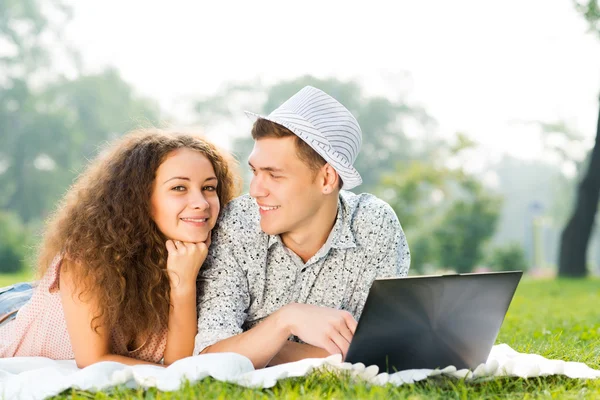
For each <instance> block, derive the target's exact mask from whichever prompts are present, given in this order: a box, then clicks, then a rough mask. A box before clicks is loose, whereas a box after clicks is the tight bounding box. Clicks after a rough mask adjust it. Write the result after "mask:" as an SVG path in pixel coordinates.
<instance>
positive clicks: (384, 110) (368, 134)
mask: <svg viewBox="0 0 600 400" xmlns="http://www.w3.org/2000/svg"><path fill="white" fill-rule="evenodd" d="M306 85H311V86H315V87H317V88H319V89H322V90H323V91H325V92H327V93H328V94H330V95H331V96H333V97H335V98H336V99H337V100H338V101H340V103H342V104H343V105H344V106H346V108H348V110H350V112H352V113H353V114H354V116H355V117H356V119H357V120H358V122H359V124H360V126H361V129H362V132H363V143H362V148H361V151H360V153H359V155H358V158H357V160H356V163H355V167H356V169H357V170H358V171H359V172H360V173H361V175H362V178H363V184H362V185H361V186H360V187H359V190H361V191H373V190H374V189H375V188H376V186H377V184H378V183H379V181H380V180H381V176H383V174H385V173H386V172H390V171H391V170H393V166H394V165H395V163H396V162H398V161H402V160H409V159H413V158H416V157H417V153H418V149H417V148H415V147H414V146H413V142H412V141H411V140H410V139H409V138H408V137H407V135H406V131H407V130H408V124H410V123H413V122H414V125H415V126H416V127H417V128H416V129H420V130H422V131H423V132H426V133H427V132H429V130H430V129H431V127H432V125H433V119H432V118H431V117H430V116H429V115H428V114H427V113H426V112H425V111H424V110H423V109H421V108H419V107H416V106H412V105H408V104H407V103H406V102H405V101H404V100H403V99H397V100H390V99H387V98H385V97H379V96H373V97H369V96H367V95H366V94H365V93H364V92H363V90H362V88H361V86H360V85H359V84H357V83H355V82H352V81H341V80H338V79H335V78H330V79H318V78H315V77H312V76H303V77H300V78H297V79H292V80H288V81H282V82H279V83H276V84H274V85H272V86H270V87H267V88H266V89H261V87H260V84H258V83H256V84H242V85H239V84H237V85H230V86H227V87H225V88H224V89H223V90H222V91H220V92H219V93H218V94H217V95H215V96H211V97H208V98H205V99H202V100H201V101H199V102H198V103H197V104H196V107H195V109H196V112H197V114H198V116H199V118H200V119H201V122H202V123H203V124H205V125H210V124H213V123H215V122H218V121H220V120H222V118H223V117H229V118H232V117H234V116H235V115H236V114H238V115H241V109H242V107H235V108H236V110H235V111H233V110H232V108H233V107H232V105H233V104H240V103H243V108H246V109H248V108H249V109H251V110H253V111H257V112H262V113H264V114H268V113H270V112H271V111H273V110H274V109H275V108H277V107H278V106H279V105H281V104H282V103H283V102H284V101H285V100H287V99H288V98H289V97H291V96H292V95H293V94H294V93H296V92H297V91H298V90H300V89H301V88H302V87H304V86H306ZM240 98H241V99H242V100H241V101H240V100H239V99H240ZM411 126H412V125H411ZM252 146H253V141H252V138H251V137H250V134H249V132H248V133H247V134H246V135H245V136H244V137H242V138H238V139H236V140H235V141H234V143H233V150H234V152H235V154H236V156H237V158H238V159H239V160H240V161H241V163H242V164H244V163H245V162H246V159H247V157H248V155H249V154H250V152H251V150H252Z"/></svg>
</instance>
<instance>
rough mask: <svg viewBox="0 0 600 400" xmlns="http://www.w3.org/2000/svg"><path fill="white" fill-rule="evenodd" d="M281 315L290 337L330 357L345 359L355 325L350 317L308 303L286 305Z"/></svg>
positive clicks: (344, 312)
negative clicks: (337, 356)
mask: <svg viewBox="0 0 600 400" xmlns="http://www.w3.org/2000/svg"><path fill="white" fill-rule="evenodd" d="M284 313H285V319H286V320H287V321H288V324H289V325H288V326H289V328H290V331H291V333H292V334H293V335H296V336H298V337H299V338H300V339H301V340H303V341H304V342H306V343H308V344H311V345H313V346H317V347H320V348H322V349H325V350H326V351H327V352H328V353H329V354H341V355H342V357H343V358H344V359H345V358H346V354H347V353H348V347H349V346H350V342H351V341H352V337H353V336H354V332H355V331H356V325H357V323H356V320H355V319H354V317H353V316H352V314H350V313H349V312H347V311H341V310H336V309H333V308H327V307H318V306H313V305H309V304H288V305H286V306H285V307H284Z"/></svg>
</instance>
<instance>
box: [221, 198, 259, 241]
mask: <svg viewBox="0 0 600 400" xmlns="http://www.w3.org/2000/svg"><path fill="white" fill-rule="evenodd" d="M215 231H216V232H215V233H217V234H219V235H226V236H230V237H236V238H241V237H244V236H247V237H257V238H258V236H260V235H261V234H264V233H263V232H262V230H261V229H260V214H259V213H258V207H257V206H256V202H255V201H254V199H253V198H252V197H250V196H249V195H248V194H245V195H242V196H239V197H236V198H235V199H233V200H231V201H230V202H229V203H228V204H227V205H226V206H225V207H223V209H222V210H221V215H220V216H219V219H218V220H217V226H216V227H215Z"/></svg>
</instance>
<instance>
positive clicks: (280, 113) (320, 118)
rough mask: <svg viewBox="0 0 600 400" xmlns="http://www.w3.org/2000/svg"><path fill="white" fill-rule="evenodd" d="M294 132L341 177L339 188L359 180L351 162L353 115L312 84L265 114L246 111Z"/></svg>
mask: <svg viewBox="0 0 600 400" xmlns="http://www.w3.org/2000/svg"><path fill="white" fill-rule="evenodd" d="M246 115H248V116H249V117H251V118H263V119H266V120H269V121H271V122H275V123H276V124H279V125H282V126H284V127H286V128H287V129H289V130H290V131H292V132H293V133H295V134H296V135H298V137H300V139H302V140H304V141H305V142H306V143H308V145H309V146H310V147H312V148H313V149H314V150H315V151H316V152H317V153H319V155H321V157H323V158H324V159H325V161H327V162H328V163H329V165H331V166H332V167H333V168H334V169H335V170H336V172H337V173H338V175H339V176H340V177H341V178H342V181H343V182H344V186H343V187H342V189H352V188H354V187H356V186H358V185H360V184H361V183H362V178H361V177H360V174H359V173H358V171H357V170H356V169H354V167H353V166H352V164H354V161H355V160H356V156H358V152H359V150H360V145H361V143H362V132H361V130H360V126H359V125H358V121H356V118H354V116H353V115H352V114H351V113H350V111H348V109H347V108H346V107H344V106H343V105H342V104H341V103H340V102H339V101H337V100H336V99H334V98H333V97H331V96H330V95H328V94H327V93H325V92H323V91H322V90H319V89H316V88H314V87H312V86H306V87H304V88H303V89H302V90H300V91H299V92H298V93H296V94H295V95H293V96H292V97H290V98H289V99H288V100H287V101H286V102H285V103H283V104H282V105H281V106H279V108H277V109H276V110H275V111H273V112H272V113H271V114H269V115H268V116H266V117H265V116H262V115H259V114H255V113H251V112H248V111H246Z"/></svg>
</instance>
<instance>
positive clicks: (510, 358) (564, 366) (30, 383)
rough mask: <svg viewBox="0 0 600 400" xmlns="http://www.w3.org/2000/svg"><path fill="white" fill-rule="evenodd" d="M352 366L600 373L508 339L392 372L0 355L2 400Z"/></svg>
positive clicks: (382, 378) (400, 376)
mask: <svg viewBox="0 0 600 400" xmlns="http://www.w3.org/2000/svg"><path fill="white" fill-rule="evenodd" d="M321 367H322V368H328V369H332V370H339V371H349V373H350V374H352V375H353V376H356V377H357V378H358V379H363V380H366V381H367V382H370V383H371V384H374V385H384V384H386V383H392V384H394V385H402V384H405V383H413V382H416V381H420V380H423V379H426V378H427V377H429V376H435V375H446V376H452V377H458V378H466V379H473V378H478V377H483V376H516V377H522V378H529V377H535V376H547V375H566V376H568V377H570V378H586V379H590V378H599V377H600V370H594V369H592V368H590V367H588V366H587V365H585V364H583V363H578V362H566V361H560V360H548V359H546V358H544V357H542V356H539V355H537V354H523V353H518V352H516V351H515V350H513V349H511V348H510V347H509V346H507V345H505V344H501V345H497V346H494V347H493V348H492V351H491V353H490V356H489V358H488V360H487V362H486V363H485V364H481V365H480V366H479V367H477V368H476V369H475V370H474V371H469V370H456V368H454V367H452V366H449V367H446V368H444V369H442V370H430V369H413V370H406V371H400V372H396V373H394V374H386V373H381V374H380V373H378V372H379V371H378V368H377V366H369V367H365V366H364V365H362V364H360V363H359V364H349V363H343V362H341V356H331V357H328V358H325V359H316V358H313V359H307V360H302V361H298V362H294V363H289V364H283V365H279V366H276V367H270V368H265V369H261V370H255V369H254V368H253V366H252V363H251V362H250V360H248V359H247V358H246V357H243V356H241V355H239V354H234V353H222V354H206V355H201V356H196V357H189V358H185V359H183V360H179V361H177V362H176V363H174V364H172V365H171V366H169V367H167V368H162V367H158V366H150V365H137V366H134V367H130V366H126V365H123V364H119V363H116V362H101V363H98V364H94V365H91V366H89V367H87V368H83V369H78V368H77V366H76V365H75V362H74V361H72V360H65V361H54V360H50V359H48V358H42V357H16V358H5V359H0V399H43V398H45V397H48V396H53V395H56V394H58V393H60V392H62V391H63V390H65V389H68V388H77V389H81V390H89V391H98V390H106V389H108V388H111V387H114V386H117V385H126V386H127V387H131V388H135V387H142V388H149V387H156V388H158V389H159V390H163V391H172V390H177V389H178V388H179V387H180V386H181V384H182V381H183V380H184V379H187V380H189V381H191V382H194V381H199V380H201V379H204V378H206V377H207V376H212V377H213V378H215V379H217V380H220V381H226V382H231V383H235V384H238V385H241V386H245V387H253V388H269V387H272V386H274V385H275V384H276V383H277V381H278V380H280V379H285V378H291V377H300V376H304V375H307V374H309V373H310V372H311V371H312V370H314V369H315V368H321Z"/></svg>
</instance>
